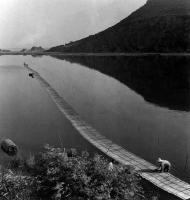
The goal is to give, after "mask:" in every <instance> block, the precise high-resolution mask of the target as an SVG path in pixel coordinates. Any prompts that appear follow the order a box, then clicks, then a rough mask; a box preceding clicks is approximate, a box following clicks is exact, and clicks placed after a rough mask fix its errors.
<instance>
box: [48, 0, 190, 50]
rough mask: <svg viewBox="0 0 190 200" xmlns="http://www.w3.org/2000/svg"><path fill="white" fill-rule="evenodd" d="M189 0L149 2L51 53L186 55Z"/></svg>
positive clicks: (156, 0)
mask: <svg viewBox="0 0 190 200" xmlns="http://www.w3.org/2000/svg"><path fill="white" fill-rule="evenodd" d="M189 24H190V1H189V0H172V1H170V0H160V1H158V0H149V1H148V2H147V3H146V4H145V5H144V6H143V7H141V8H140V9H138V10H137V11H135V12H134V13H132V14H131V15H130V16H129V17H127V18H126V19H124V20H122V21H121V22H119V23H118V24H116V25H115V26H113V27H110V28H108V29H106V30H105V31H103V32H100V33H98V34H95V35H91V36H89V37H87V38H84V39H81V40H78V41H76V42H71V43H69V44H66V45H60V46H57V47H53V48H51V49H49V50H48V51H52V52H93V53H101V52H166V53H168V52H189V51H190V44H189V35H190V25H189Z"/></svg>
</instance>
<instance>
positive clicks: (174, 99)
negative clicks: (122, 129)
mask: <svg viewBox="0 0 190 200" xmlns="http://www.w3.org/2000/svg"><path fill="white" fill-rule="evenodd" d="M58 58H59V59H61V58H62V59H66V60H68V61H70V62H77V63H79V64H82V65H85V66H87V67H89V68H93V69H96V70H99V71H101V72H102V73H104V74H107V75H109V76H112V77H114V78H116V79H118V80H119V81H121V82H122V83H124V84H126V86H128V87H130V88H131V89H132V90H135V91H136V92H137V93H139V94H140V95H142V96H143V97H144V99H145V100H146V101H148V102H151V103H154V104H157V105H159V106H163V107H167V108H169V109H172V110H181V111H190V92H189V91H190V58H188V57H161V56H152V57H135V58H134V57H109V58H106V59H105V58H104V57H90V56H86V57H80V56H77V57H66V58H64V57H61V56H58Z"/></svg>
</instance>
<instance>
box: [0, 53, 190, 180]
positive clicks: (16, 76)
mask: <svg viewBox="0 0 190 200" xmlns="http://www.w3.org/2000/svg"><path fill="white" fill-rule="evenodd" d="M23 62H26V63H28V64H29V66H30V67H32V68H33V69H35V70H37V71H38V72H39V73H40V74H41V76H42V77H44V78H45V79H46V80H47V81H48V82H49V83H50V84H51V85H52V87H53V88H54V89H56V90H57V91H58V92H59V94H60V95H61V96H62V97H64V98H65V99H66V100H67V102H69V103H70V104H71V105H72V107H73V108H74V109H75V110H76V111H77V112H78V113H79V114H80V115H81V116H82V117H83V118H84V119H85V120H86V121H88V122H89V123H90V124H91V125H92V126H93V127H94V128H96V129H97V130H98V131H99V132H100V133H101V134H103V135H105V136H106V137H108V138H109V139H111V140H113V141H114V142H115V143H117V144H119V145H121V146H123V147H124V148H126V149H127V150H129V151H131V152H133V153H135V154H137V155H139V156H141V157H143V158H144V159H146V160H148V161H150V162H152V163H156V160H157V158H158V157H161V158H165V159H168V160H170V161H171V162H172V163H173V166H174V167H173V173H174V174H175V175H177V176H178V177H181V178H183V179H184V180H186V181H188V182H189V183H190V148H189V146H190V131H189V130H190V129H189V128H190V101H189V100H190V98H189V94H190V93H189V91H190V90H189V87H190V84H189V80H190V78H189V77H190V76H189V75H190V73H189V72H190V70H189V67H190V61H189V59H188V58H161V57H157V58H152V57H151V58H127V57H125V58H123V57H119V58H115V57H105V58H103V57H97V58H91V57H88V58H84V57H68V58H61V57H58V58H53V57H48V56H43V57H32V56H0V91H1V92H0V124H1V126H0V136H1V137H10V138H12V139H13V140H14V141H15V142H17V143H18V144H19V145H20V146H21V148H22V149H23V150H25V151H36V150H39V149H40V148H41V146H42V145H43V144H45V143H50V144H52V145H55V146H59V145H63V146H66V147H71V146H72V147H73V146H77V147H79V148H83V149H89V150H90V149H92V147H91V145H89V144H88V143H87V142H86V141H85V140H84V139H83V138H82V137H80V135H79V134H78V133H77V132H76V131H75V130H74V128H72V126H71V125H70V123H69V122H68V121H67V119H66V118H65V117H64V116H62V114H61V113H60V112H59V111H58V110H57V108H56V106H55V105H54V103H52V101H51V99H50V98H49V96H48V95H47V94H46V92H45V91H44V90H43V88H41V87H40V85H39V83H38V82H37V81H36V80H35V79H31V78H29V77H28V75H27V71H26V70H25V69H24V68H23V67H22V65H23Z"/></svg>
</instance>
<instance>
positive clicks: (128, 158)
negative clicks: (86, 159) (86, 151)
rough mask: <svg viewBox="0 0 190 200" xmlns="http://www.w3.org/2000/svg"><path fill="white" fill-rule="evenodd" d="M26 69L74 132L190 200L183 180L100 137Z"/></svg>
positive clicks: (189, 194)
mask: <svg viewBox="0 0 190 200" xmlns="http://www.w3.org/2000/svg"><path fill="white" fill-rule="evenodd" d="M25 68H26V69H27V70H29V71H30V73H32V74H33V76H34V78H36V79H37V80H38V81H39V83H40V84H41V86H42V87H43V88H44V89H45V90H46V91H47V92H48V94H49V96H50V97H51V99H52V100H53V101H54V102H55V104H56V105H57V107H58V108H59V110H60V111H61V112H62V114H64V116H65V117H66V118H67V119H68V120H69V121H70V122H71V124H72V125H73V126H74V127H75V129H77V130H78V132H79V133H80V134H81V135H82V136H83V137H84V138H85V139H86V140H88V141H89V142H90V143H91V144H93V145H94V146H95V147H97V148H98V149H99V150H101V151H102V152H104V153H105V154H106V155H108V156H109V157H111V158H113V159H114V160H116V161H118V162H119V163H121V164H124V165H131V166H133V167H134V168H135V170H137V171H138V173H139V174H140V175H141V177H142V178H144V179H146V180H148V181H149V182H151V183H153V184H154V185H156V186H157V187H159V188H160V189H162V190H164V191H166V192H168V193H170V194H173V195H175V196H177V197H179V198H181V199H184V200H187V199H190V184H188V183H186V182H184V181H182V180H180V179H179V178H177V177H175V176H173V175H172V174H170V173H159V172H154V170H155V169H156V166H154V165H153V164H151V163H149V162H147V161H146V160H144V159H142V158H140V157H138V156H136V155H134V154H133V153H131V152H129V151H127V150H125V149H124V148H122V147H121V146H119V145H117V144H114V143H113V142H112V141H111V140H109V139H107V138H106V137H104V136H103V135H101V134H100V133H99V132H98V131H97V130H95V129H94V128H93V127H91V126H90V125H89V124H88V123H87V122H86V121H84V120H83V119H82V118H81V117H80V116H79V114H77V112H76V111H74V109H73V108H72V107H71V106H70V105H69V104H68V103H67V102H66V101H65V100H64V98H63V97H61V96H60V95H59V94H58V93H57V91H56V90H54V89H53V88H52V87H51V85H50V84H49V83H48V82H47V81H46V80H45V79H44V78H42V77H41V76H40V74H39V73H38V72H36V71H35V70H33V69H32V68H30V67H28V65H25Z"/></svg>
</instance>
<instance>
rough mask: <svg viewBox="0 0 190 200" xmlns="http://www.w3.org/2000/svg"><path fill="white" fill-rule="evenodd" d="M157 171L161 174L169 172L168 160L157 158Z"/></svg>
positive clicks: (169, 164)
mask: <svg viewBox="0 0 190 200" xmlns="http://www.w3.org/2000/svg"><path fill="white" fill-rule="evenodd" d="M158 163H159V165H160V166H159V169H158V170H160V171H161V172H169V171H170V169H171V163H170V162H169V161H168V160H162V159H161V158H158Z"/></svg>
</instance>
